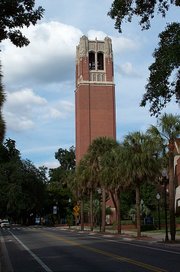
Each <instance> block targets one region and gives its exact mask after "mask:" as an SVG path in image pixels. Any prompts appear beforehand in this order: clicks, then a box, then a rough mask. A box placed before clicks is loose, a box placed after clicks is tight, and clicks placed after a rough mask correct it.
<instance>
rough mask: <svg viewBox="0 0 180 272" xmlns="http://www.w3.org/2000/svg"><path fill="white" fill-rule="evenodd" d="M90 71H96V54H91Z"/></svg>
mask: <svg viewBox="0 0 180 272" xmlns="http://www.w3.org/2000/svg"><path fill="white" fill-rule="evenodd" d="M89 70H95V53H94V52H89Z"/></svg>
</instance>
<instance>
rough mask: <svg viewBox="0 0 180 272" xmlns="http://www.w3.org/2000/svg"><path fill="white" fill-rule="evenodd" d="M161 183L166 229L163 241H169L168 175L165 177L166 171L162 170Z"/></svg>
mask: <svg viewBox="0 0 180 272" xmlns="http://www.w3.org/2000/svg"><path fill="white" fill-rule="evenodd" d="M162 182H163V185H164V212H165V228H166V235H165V241H168V240H169V237H168V222H167V192H166V188H167V184H168V175H167V170H166V169H163V170H162Z"/></svg>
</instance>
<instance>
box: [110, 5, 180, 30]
mask: <svg viewBox="0 0 180 272" xmlns="http://www.w3.org/2000/svg"><path fill="white" fill-rule="evenodd" d="M170 5H175V6H180V1H179V0H157V1H147V0H142V1H139V0H131V1H127V0H114V1H113V3H112V6H111V9H110V11H109V12H108V15H109V16H110V17H111V18H112V19H114V20H115V28H116V29H118V30H119V32H121V31H122V29H121V25H122V23H123V22H124V21H125V22H126V21H128V22H131V21H132V18H133V16H134V15H135V16H137V17H140V21H139V24H140V25H141V27H142V29H149V28H150V26H151V24H150V21H151V19H153V18H154V16H155V12H157V14H161V15H162V16H163V17H165V16H166V13H167V12H168V10H169V8H170Z"/></svg>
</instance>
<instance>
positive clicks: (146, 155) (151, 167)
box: [122, 132, 160, 237]
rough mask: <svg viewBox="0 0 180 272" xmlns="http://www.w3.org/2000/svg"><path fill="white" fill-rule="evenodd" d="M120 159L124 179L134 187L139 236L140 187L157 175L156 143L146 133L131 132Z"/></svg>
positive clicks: (139, 233) (138, 234)
mask: <svg viewBox="0 0 180 272" xmlns="http://www.w3.org/2000/svg"><path fill="white" fill-rule="evenodd" d="M123 145H124V151H123V157H124V159H123V160H122V163H123V162H124V163H123V167H124V169H125V173H124V179H125V180H126V181H127V182H128V183H130V184H131V186H134V187H135V191H136V220H137V236H138V237H139V236H141V218H140V188H141V185H142V184H143V183H145V182H147V181H148V180H154V179H155V177H157V175H158V176H159V167H160V166H159V161H158V160H157V158H156V157H155V156H154V153H155V151H156V149H157V146H156V143H154V142H153V140H152V139H151V137H150V136H149V135H147V134H143V133H140V132H133V133H130V134H128V135H127V136H126V137H125V139H124V143H123Z"/></svg>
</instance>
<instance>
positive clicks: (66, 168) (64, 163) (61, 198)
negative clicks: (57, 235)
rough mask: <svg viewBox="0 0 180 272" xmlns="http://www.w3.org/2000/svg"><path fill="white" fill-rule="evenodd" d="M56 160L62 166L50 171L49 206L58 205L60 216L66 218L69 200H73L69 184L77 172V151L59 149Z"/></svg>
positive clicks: (71, 148) (48, 186)
mask: <svg viewBox="0 0 180 272" xmlns="http://www.w3.org/2000/svg"><path fill="white" fill-rule="evenodd" d="M55 158H56V159H57V160H58V161H59V164H60V166H59V167H57V168H54V169H50V170H49V182H48V185H47V189H48V195H49V206H50V207H51V208H52V207H53V205H55V204H56V203H58V204H57V205H58V208H59V214H60V215H61V217H63V218H65V216H66V208H67V206H68V205H69V204H68V200H69V198H71V190H70V189H71V188H70V187H69V186H68V183H69V181H70V180H71V179H73V177H72V176H73V173H74V171H75V149H74V147H73V146H72V147H70V148H69V150H67V149H62V148H59V149H58V151H57V152H55Z"/></svg>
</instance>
